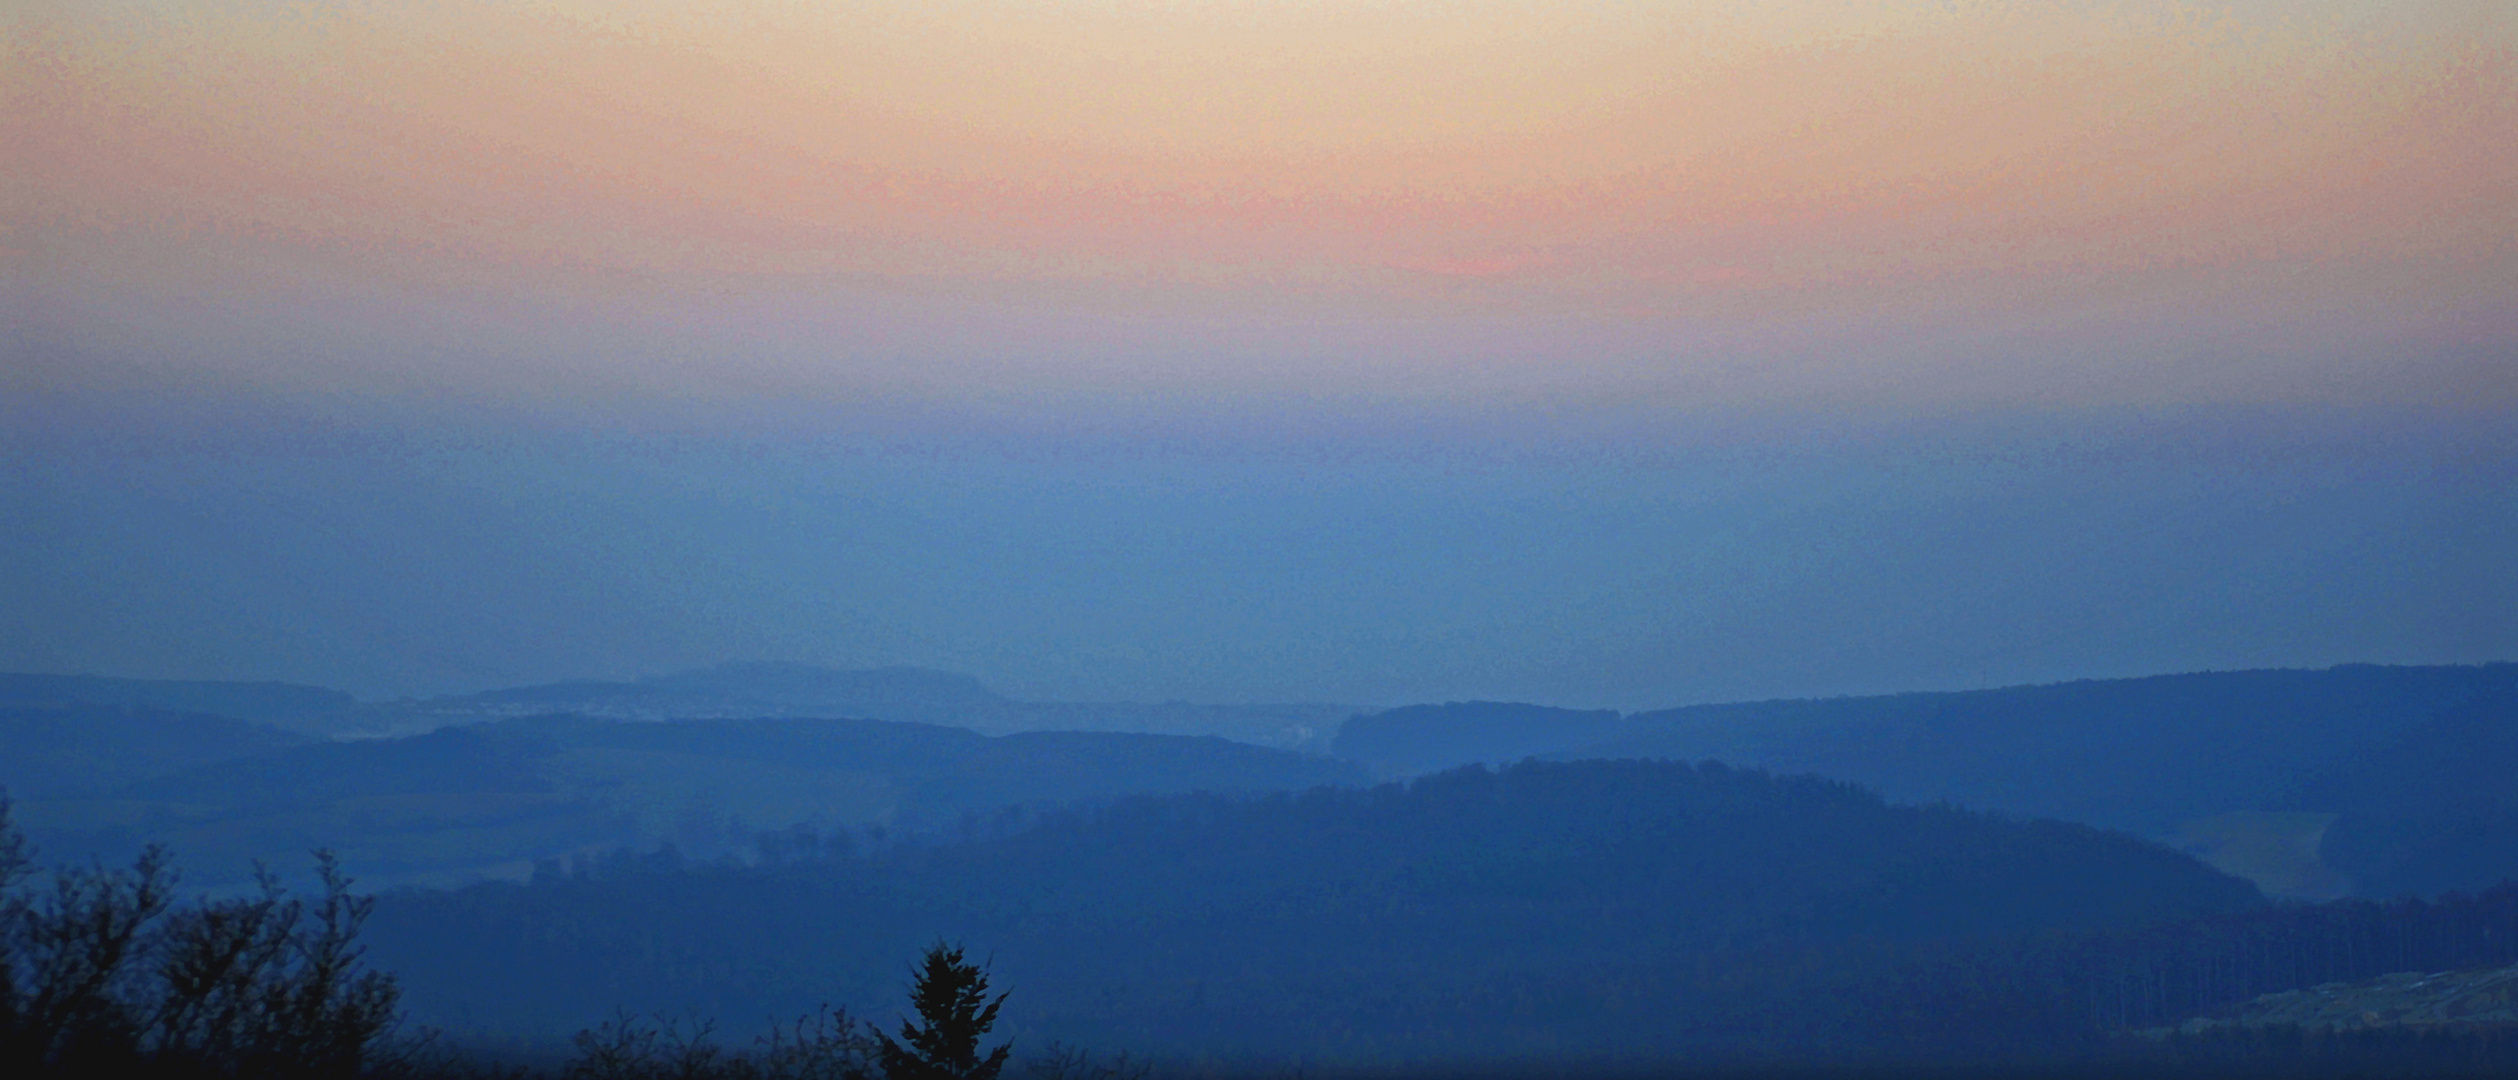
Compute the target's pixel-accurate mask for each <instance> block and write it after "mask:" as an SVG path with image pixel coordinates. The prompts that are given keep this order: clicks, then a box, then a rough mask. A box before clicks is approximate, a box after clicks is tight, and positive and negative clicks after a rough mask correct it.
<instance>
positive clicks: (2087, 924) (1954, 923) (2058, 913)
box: [376, 761, 2264, 1062]
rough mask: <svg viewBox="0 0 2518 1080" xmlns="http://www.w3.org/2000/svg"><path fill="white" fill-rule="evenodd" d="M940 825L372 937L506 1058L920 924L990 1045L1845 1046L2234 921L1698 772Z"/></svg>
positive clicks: (2109, 877)
mask: <svg viewBox="0 0 2518 1080" xmlns="http://www.w3.org/2000/svg"><path fill="white" fill-rule="evenodd" d="M968 825H969V828H968V833H969V835H968V837H967V838H962V839H938V838H932V837H930V838H928V839H926V840H925V841H923V842H903V840H902V838H901V837H898V836H894V837H892V838H890V839H889V840H887V841H886V842H885V843H884V844H881V845H876V844H872V843H866V842H859V843H855V844H849V845H833V844H831V843H829V842H828V840H827V838H794V839H793V840H792V841H791V842H788V843H786V844H784V845H783V846H784V847H785V849H786V850H784V851H783V852H782V856H783V859H784V861H782V862H779V863H776V864H771V865H760V866H752V867H744V868H727V867H695V868H686V869H681V870H674V869H671V868H670V867H669V866H664V865H657V864H658V863H662V862H666V861H668V860H644V861H642V860H636V859H627V858H624V859H619V860H612V861H609V862H608V864H607V863H606V862H601V861H599V862H594V863H589V864H585V865H583V866H582V867H580V868H578V869H575V870H570V869H563V868H559V867H553V868H551V869H550V871H549V872H546V873H544V874H542V875H540V876H539V877H538V878H537V881H536V883H535V884H533V885H525V886H519V885H485V886H479V887H474V888H469V889H463V890H456V891H451V892H428V893H418V892H414V893H402V894H394V895H391V896H388V897H387V898H386V900H385V902H384V904H383V905H382V906H381V907H380V908H379V911H378V917H377V922H376V934H377V937H376V947H377V950H378V953H379V955H380V957H386V958H389V959H390V961H391V963H392V964H393V965H394V967H395V969H396V970H397V971H398V972H400V973H401V974H402V975H403V976H404V978H405V980H406V985H407V986H408V987H409V988H410V989H411V992H412V995H413V1001H414V1004H415V1008H418V1009H419V1010H420V1011H421V1012H422V1013H423V1014H424V1015H426V1016H428V1017H429V1018H431V1019H432V1020H434V1021H436V1022H440V1023H444V1024H446V1025H447V1026H449V1027H450V1028H454V1029H458V1030H480V1031H486V1032H491V1033H495V1034H499V1035H504V1036H510V1037H530V1036H532V1035H534V1034H536V1033H541V1034H542V1035H543V1036H544V1037H546V1038H547V1037H549V1035H550V1034H551V1033H556V1032H562V1031H568V1030H573V1029H575V1028H576V1027H580V1026H583V1025H585V1024H586V1023H588V1022H590V1020H591V1019H593V1018H597V1017H599V1016H601V1015H603V1014H605V1013H607V1012H608V1011H609V1010H610V1009H612V1008H613V1007H615V1006H616V1005H620V1004H629V1005H631V1006H632V1007H634V1008H640V1009H647V1010H656V1009H668V1010H676V1009H698V1010H700V1011H702V1012H704V1013H707V1014H711V1015H716V1016H720V1017H727V1018H730V1019H742V1018H751V1017H768V1016H780V1015H793V1014H795V1013H796V1012H798V1011H800V1010H802V1009H807V1008H810V1007H811V1006H812V1005H813V1004H814V1003H817V1002H820V1001H852V1002H866V1001H879V1000H884V999H885V998H886V997H887V996H888V995H889V994H890V993H891V992H892V983H893V979H892V975H893V973H894V965H895V964H896V963H897V959H896V958H897V957H898V956H900V955H903V954H904V953H905V952H907V951H909V950H910V949H914V948H915V947H916V946H917V945H918V944H920V943H922V942H923V941H925V940H926V939H927V938H928V937H930V936H931V935H934V934H937V933H944V934H947V935H949V936H952V937H956V938H960V939H964V940H970V941H985V942H988V943H989V945H990V948H991V950H992V953H993V955H994V957H995V959H996V963H997V965H998V969H999V970H1001V971H1003V972H1005V973H1007V975H1008V977H1009V978H1011V979H1014V980H1017V981H1019V983H1020V985H1022V986H1023V987H1025V993H1024V995H1023V996H1022V997H1021V998H1019V999H1017V1001H1016V1003H1015V1004H1014V1005H1011V1006H1009V1014H1008V1016H1009V1023H1011V1024H1013V1025H1014V1026H1015V1027H1016V1029H1017V1030H1021V1031H1027V1032H1035V1033H1040V1034H1044V1035H1054V1036H1056V1037H1060V1038H1066V1039H1071V1040H1074V1041H1077V1042H1081V1043H1085V1044H1088V1045H1101V1046H1127V1047H1133V1048H1139V1049H1142V1050H1145V1051H1148V1052H1155V1053H1165V1054H1171V1053H1194V1054H1213V1055H1219V1056H1223V1057H1227V1058H1235V1059H1250V1060H1288V1061H1290V1060H1298V1059H1303V1058H1307V1057H1308V1058H1323V1059H1336V1060H1365V1061H1381V1062H1403V1061H1415V1060H1424V1059H1470V1058H1477V1059H1491V1058H1498V1057H1512V1056H1516V1055H1518V1056H1524V1057H1534V1056H1556V1055H1566V1054H1573V1055H1592V1056H1608V1057H1622V1056H1632V1055H1664V1054H1672V1053H1697V1052H1719V1053H1740V1054H1755V1053H1767V1052H1771V1051H1773V1050H1775V1049H1776V1048H1779V1047H1783V1048H1792V1049H1795V1050H1808V1049H1820V1050H1824V1051H1826V1052H1829V1053H1843V1054H1847V1055H1854V1054H1863V1053H1870V1052H1873V1051H1875V1050H1879V1049H1882V1048H1888V1049H1901V1048H1906V1047H1910V1046H1939V1045H1951V1044H1956V1045H1974V1044H1980V1043H1984V1042H1987V1041H1989V1040H1990V1041H1999V1037H2000V1033H1995V1035H1994V1036H1988V1035H1986V1033H1985V1032H1981V1031H1980V1032H1974V1033H1961V1032H1954V1031H1951V1030H1949V1029H1948V1028H1947V1026H1946V1025H1942V1024H1940V1023H1939V1021H1937V1020H1934V1019H1932V1018H1929V1017H1922V1018H1917V1017H1914V1016H1910V1015H1909V1014H1908V1009H1907V1007H1906V1005H1905V1004H1904V1003H1905V1002H1906V1001H1908V1000H1911V999H1910V998H1908V997H1906V996H1902V995H1901V994H1900V993H1898V992H1896V987H1897V982H1896V980H1897V979H1898V978H1902V977H1905V976H1906V975H1907V974H1909V973H1921V974H1928V973H1929V972H1930V971H1931V970H1933V969H1932V968H1930V966H1929V965H1930V964H1931V963H1932V962H1934V961H1935V960H1936V958H1939V957H1943V956H1948V955H1960V951H1959V950H1961V949H1962V947H1964V948H1965V949H1968V950H1975V951H1970V952H1966V953H1965V955H1968V956H1970V957H1974V956H1977V955H1978V954H1979V953H1980V952H1982V951H1983V946H1982V943H1985V942H2002V943H2006V946H2007V944H2008V943H2014V942H2025V941H2036V940H2042V939H2041V938H2039V937H2038V935H2041V934H2042V935H2052V934H2057V933H2065V932H2092V931H2101V930H2108V929H2113V928H2123V927H2144V926H2156V925H2162V924H2171V923H2177V922H2180V921H2183V920H2188V919H2192V918H2195V917H2198V916H2205V915H2220V914H2233V913H2237V912H2242V911H2247V910H2252V909H2256V908H2259V907H2261V906H2263V904H2264V900H2263V899H2262V897H2261V896H2260V895H2259V894H2258V893H2257V892H2256V890H2255V889H2254V887H2253V886H2251V885H2248V884H2247V883H2245V882H2243V881H2239V880H2237V879H2234V878H2229V877H2226V876H2223V875H2221V874H2218V873H2216V872H2214V871H2212V870H2210V869H2208V868H2206V867H2204V866H2202V865H2201V864H2199V863H2196V862H2194V861H2193V860H2191V859H2189V858H2187V857H2185V856H2183V855H2180V854H2177V853H2175V852H2172V851H2168V850H2166V849H2163V848H2160V847H2157V846H2155V845H2151V844H2147V843H2144V842H2141V841H2138V840H2135V839H2132V838H2129V837H2125V836H2121V835H2116V834H2110V833H2105V832H2101V831H2099V830H2095V829H2091V828H2087V827H2082V826H2076V825H2067V824H2061V823H2055V822H2036V821H2016V820H2010V819H2005V818H2001V817H1997V816H1992V815H1986V814H1978V813H1972V812H1967V811H1961V810H1957V809H1952V808H1949V807H1938V806H1934V807H1901V806H1891V805H1888V804H1887V803H1885V802H1883V801H1882V800H1881V799H1880V798H1879V797H1878V796H1876V795H1874V794H1871V793H1869V792H1865V791H1862V790H1860V789H1857V788H1854V787H1851V786H1849V785H1845V784H1839V783H1833V782H1829V781H1824V780H1819V779H1813V778H1804V777H1790V778H1787V777H1775V776H1771V775H1767V774H1764V773H1758V772H1749V771H1742V770H1734V769H1729V768H1725V767H1723V766H1720V765H1714V764H1706V765H1689V764H1684V763H1674V762H1645V761H1620V762H1578V763H1539V762H1531V763H1524V764H1521V765H1517V766H1513V767H1510V768H1506V769H1503V770H1500V771H1488V770H1484V769H1469V770H1463V771H1458V772H1452V773H1445V774H1440V775H1436V776H1433V777H1428V778H1423V779H1420V780H1418V781H1415V782H1413V783H1410V784H1406V785H1396V784H1394V785H1386V786H1383V787H1379V788H1374V789H1366V790H1353V789H1323V790H1315V791H1312V792H1307V793H1303V794H1287V795H1272V796H1264V797H1252V798H1224V797H1216V796H1177V797H1159V798H1144V799H1132V800H1123V801H1120V802H1117V803H1115V804H1112V805H1108V806H1105V807H1101V808H1098V809H1086V810H1070V811H1061V812H1053V813H1048V814H1041V815H1034V816H1030V817H1027V818H1022V819H1019V820H1018V819H987V818H976V819H972V820H971V821H970V822H969V823H968ZM1985 962H1986V963H1987V964H1992V963H1994V960H1992V959H1988V960H1986V961H1985ZM1918 965H1924V966H1922V967H1918ZM2012 970H2013V969H2012V968H2010V967H2000V968H1990V967H1989V968H1988V969H1987V974H1988V977H1992V976H1995V975H2001V976H2003V977H2008V973H2010V972H2011V971H2012ZM1918 977H1920V976H1918ZM625 988H626V989H627V990H628V991H629V992H632V993H636V994H643V995H650V996H645V997H641V998H639V999H638V1000H636V1001H632V1002H622V1001H620V1000H618V995H619V994H620V993H621V992H622V991H623V990H624V989H625ZM2040 1000H2042V998H2041V999H2040ZM1978 1011H1979V1014H1980V1015H1981V1014H1982V1012H1983V1010H1982V1009H1981V1008H1980V1009H1979V1010H1978ZM1990 1030H1991V1029H1987V1031H1990ZM2055 1030H2058V1029H2057V1028H2056V1027H2055V1025H2052V1024H2045V1025H2042V1026H2039V1027H2037V1028H2036V1029H2034V1034H2035V1035H2037V1036H2039V1037H2046V1036H2048V1035H2050V1034H2051V1033H2052V1032H2054V1031H2055ZM2075 1030H2078V1029H2075ZM1918 1033H1920V1034H1918ZM1961 1035H1964V1036H1965V1038H1961V1037H1960V1036H1961Z"/></svg>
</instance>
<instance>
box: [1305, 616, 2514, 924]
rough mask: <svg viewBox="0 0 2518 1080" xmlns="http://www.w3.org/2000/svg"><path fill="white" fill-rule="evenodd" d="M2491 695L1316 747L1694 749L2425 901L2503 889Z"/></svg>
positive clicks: (2374, 672) (1525, 722) (1490, 711)
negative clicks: (2324, 854)
mask: <svg viewBox="0 0 2518 1080" xmlns="http://www.w3.org/2000/svg"><path fill="white" fill-rule="evenodd" d="M2511 702H2518V664H2490V665H2483V666H2475V667H2377V666H2370V665H2354V666H2346V667H2337V668H2330V669H2326V670H2322V671H2238V672H2206V673H2198V674H2189V675H2163V676H2156V677H2150V678H2140V679H2112V680H2094V681H2087V682H2073V683H2059V684H2055V685H2050V686H2025V687H2012V688H2008V689H2001V690H1979V691H1965V692H1951V693H1914V694H1897V695H1890V696H1883V697H1860V698H1830V699H1811V700H1798V701H1767V702H1747V703H1738V704H1727V705H1701V706H1691V707H1688V708H1681V709H1669V710H1663V711H1659V712H1646V713H1635V714H1631V715H1625V716H1620V715H1617V714H1614V713H1598V712H1576V711H1572V710H1564V709H1549V708H1542V707H1540V706H1535V705H1513V704H1501V703H1493V702H1476V703H1466V704H1451V705H1441V706H1416V707H1411V708H1406V709H1397V710H1392V711H1389V712H1384V713H1378V714H1372V715H1365V716H1358V717H1356V718H1354V719H1352V720H1350V721H1348V722H1347V724H1346V725H1345V726H1344V727H1343V728H1342V729H1341V730H1340V732H1339V735H1338V740H1337V742H1336V744H1335V745H1336V749H1337V752H1338V753H1339V754H1340V755H1341V756H1345V757H1348V758H1349V759H1350V760H1354V761H1356V762H1357V763H1358V764H1361V765H1365V766H1367V767H1370V768H1373V769H1375V770H1376V771H1377V772H1379V773H1381V774H1382V775H1385V776H1389V775H1408V774H1412V773H1414V772H1417V771H1421V770H1424V769H1427V768H1432V767H1436V766H1443V765H1449V764H1454V763H1458V762H1463V761H1499V760H1517V759H1518V758H1519V757H1522V756H1528V755H1537V756H1542V757H1552V758H1557V759H1561V760H1575V759H1585V758H1669V759H1677V760H1700V759H1715V760H1721V761H1726V762H1730V763H1733V764H1735V765H1749V766H1756V767H1762V768H1769V769H1774V770H1776V771H1779V772H1808V773H1815V774H1817V775H1821V776H1828V777H1834V778H1838V779H1844V780H1850V781H1853V782H1855V783H1859V784H1862V785H1864V786H1867V787H1872V788H1876V789H1878V790H1880V791H1883V792H1885V793H1886V794H1887V795H1888V796H1889V797H1890V798H1892V799H1897V800H1905V801H1918V802H1920V801H1929V800H1936V799H1947V800H1951V801H1954V802H1957V803H1959V804H1961V805H1965V806H1971V807H1977V808H1984V809H1995V810H2003V811H2007V812H2011V813H2018V814H2026V815H2031V816H2037V817H2052V818H2058V819H2062V820H2068V821H2081V822H2087V823H2091V824H2096V825H2101V826H2105V827H2109V828H2118V829H2124V830H2126V831H2129V832H2133V833H2135V834H2137V835H2143V836H2149V837H2154V838H2158V839H2161V840H2164V841H2170V842H2173V843H2176V844H2178V845H2179V846H2182V847H2186V848H2188V849H2189V850H2193V851H2196V852H2198V853H2203V854H2205V855H2206V856H2207V857H2209V858H2211V859H2212V860H2213V861H2214V862H2215V865H2220V866H2223V867H2226V868H2229V869H2232V870H2233V871H2238V872H2243V873H2247V874H2248V875H2250V876H2251V877H2254V878H2256V879H2257V880H2259V881H2262V882H2265V883H2266V884H2267V886H2268V887H2269V888H2284V889H2291V890H2294V891H2293V892H2292V895H2297V896H2303V897H2323V896H2332V895H2337V894H2338V893H2339V892H2341V891H2345V890H2349V891H2356V892H2359V893H2361V894H2363V895H2375V896H2392V895H2398V894H2400V893H2407V892H2411V893H2421V894H2425V895H2433V894H2436V893H2438V892H2439V891H2441V890H2444V889H2449V888H2463V889H2468V890H2472V889H2477V888H2482V887H2486V886H2489V885H2491V884H2493V883H2495V882H2498V881H2500V880H2503V879H2504V878H2511V877H2518V812H2513V810H2512V808H2511V803H2510V798H2509V797H2508V796H2507V795H2506V794H2505V792H2507V791H2508V790H2510V789H2511V788H2512V785H2510V784H2508V783H2506V782H2505V777H2506V776H2507V775H2509V774H2508V773H2507V772H2506V771H2502V772H2499V773H2495V772H2494V771H2493V770H2494V768H2495V767H2496V766H2497V765H2500V764H2502V763H2506V762H2508V761H2512V760H2518V757H2513V755H2518V751H2511V750H2508V749H2507V748H2509V747H2512V746H2518V708H2513V707H2512V706H2511V705H2510V704H2509V703H2511ZM2494 703H2498V704H2494ZM2382 774H2383V775H2382ZM2417 803H2418V804H2420V805H2416V804H2417ZM2329 826H2330V827H2331V828H2329ZM2321 847H2323V848H2324V849H2325V850H2327V851H2330V852H2332V853H2333V855H2334V859H2333V860H2332V861H2333V863H2334V865H2332V866H2328V865H2325V864H2322V863H2320V862H2319V861H2318V858H2319V852H2320V849H2321Z"/></svg>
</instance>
